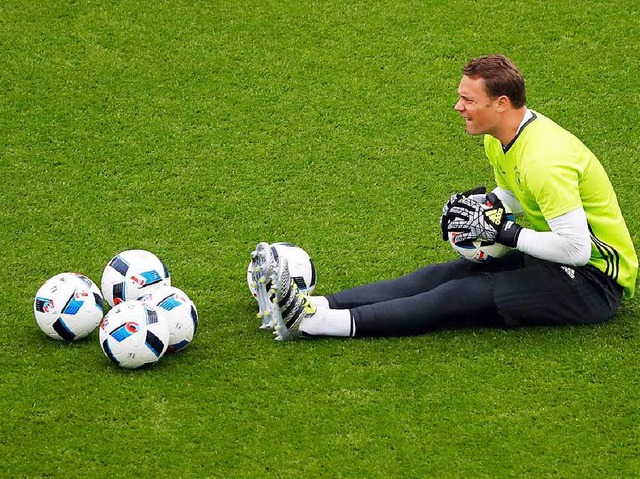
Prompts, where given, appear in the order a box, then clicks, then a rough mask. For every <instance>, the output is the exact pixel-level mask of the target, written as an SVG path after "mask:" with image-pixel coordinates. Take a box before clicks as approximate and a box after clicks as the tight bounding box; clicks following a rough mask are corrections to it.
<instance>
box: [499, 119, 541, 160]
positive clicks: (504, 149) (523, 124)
mask: <svg viewBox="0 0 640 479" xmlns="http://www.w3.org/2000/svg"><path fill="white" fill-rule="evenodd" d="M536 118H538V116H537V115H536V113H535V112H534V111H532V110H529V109H528V108H525V112H524V117H523V118H522V121H521V122H520V126H518V130H517V131H516V136H514V137H513V139H512V140H511V141H510V142H509V144H508V145H502V152H503V153H505V154H506V153H507V151H509V149H510V148H511V146H513V144H514V143H515V142H516V140H517V139H518V137H519V136H520V133H522V130H524V129H525V127H526V126H527V125H529V124H530V123H531V122H532V121H533V120H535V119H536Z"/></svg>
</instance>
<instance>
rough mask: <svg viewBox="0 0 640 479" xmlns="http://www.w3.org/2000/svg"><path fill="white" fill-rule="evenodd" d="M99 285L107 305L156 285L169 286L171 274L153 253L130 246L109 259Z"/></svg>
mask: <svg viewBox="0 0 640 479" xmlns="http://www.w3.org/2000/svg"><path fill="white" fill-rule="evenodd" d="M100 286H101V289H102V294H103V295H104V299H105V300H106V301H107V303H109V305H110V306H115V305H116V304H119V303H122V302H123V301H127V300H129V299H136V298H138V297H139V296H140V295H142V294H145V293H146V292H148V291H150V290H152V289H154V288H156V287H158V286H171V276H170V275H169V271H168V270H167V267H166V266H165V265H164V263H163V262H162V261H160V259H158V257H157V256H156V255H154V254H153V253H150V252H149V251H145V250H141V249H133V250H128V251H123V252H122V253H119V254H117V255H115V256H114V257H113V258H112V259H111V261H109V264H107V266H106V267H105V268H104V271H103V273H102V282H101V285H100Z"/></svg>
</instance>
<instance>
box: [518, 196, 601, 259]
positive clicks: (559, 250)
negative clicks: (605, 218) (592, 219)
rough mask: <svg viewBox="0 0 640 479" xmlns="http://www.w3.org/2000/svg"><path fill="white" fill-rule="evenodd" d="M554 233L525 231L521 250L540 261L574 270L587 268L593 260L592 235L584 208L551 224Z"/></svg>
mask: <svg viewBox="0 0 640 479" xmlns="http://www.w3.org/2000/svg"><path fill="white" fill-rule="evenodd" d="M548 224H549V227H550V228H551V231H545V232H540V231H534V230H532V229H528V228H523V229H522V230H521V231H520V236H519V237H518V244H517V248H518V249H519V250H520V251H522V252H523V253H527V254H530V255H531V256H535V257H536V258H540V259H544V260H547V261H552V262H554V263H561V264H566V265H570V266H583V265H585V264H587V262H588V261H589V258H590V257H591V234H590V233H589V225H588V224H587V216H586V214H585V212H584V209H583V208H577V209H575V210H573V211H569V212H568V213H565V214H563V215H560V216H558V217H556V218H553V219H551V220H549V221H548Z"/></svg>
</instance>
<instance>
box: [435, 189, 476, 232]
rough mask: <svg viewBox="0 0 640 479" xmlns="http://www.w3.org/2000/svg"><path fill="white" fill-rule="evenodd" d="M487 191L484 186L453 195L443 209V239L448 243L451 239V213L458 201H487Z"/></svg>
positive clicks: (441, 217) (441, 225)
mask: <svg viewBox="0 0 640 479" xmlns="http://www.w3.org/2000/svg"><path fill="white" fill-rule="evenodd" d="M486 193H487V189H486V188H485V187H484V186H476V187H475V188H473V189H471V190H467V191H465V192H464V193H456V194H455V195H451V198H449V201H447V202H446V203H445V204H444V206H443V207H442V216H440V229H441V230H442V239H443V240H444V241H447V240H448V239H449V234H448V233H449V219H450V216H449V211H450V210H451V207H452V206H453V205H454V203H455V202H456V201H458V200H459V199H460V198H473V199H474V200H475V201H479V202H484V201H486V198H487V196H486Z"/></svg>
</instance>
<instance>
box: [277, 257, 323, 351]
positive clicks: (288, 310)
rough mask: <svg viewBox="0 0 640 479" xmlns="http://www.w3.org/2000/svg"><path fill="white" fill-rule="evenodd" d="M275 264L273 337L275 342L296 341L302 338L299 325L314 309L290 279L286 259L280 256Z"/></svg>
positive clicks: (312, 313)
mask: <svg viewBox="0 0 640 479" xmlns="http://www.w3.org/2000/svg"><path fill="white" fill-rule="evenodd" d="M277 263H278V268H277V274H276V275H275V277H274V281H273V288H274V289H275V301H276V308H275V309H274V314H273V329H274V331H273V335H274V338H275V340H276V341H288V340H291V339H298V338H300V337H301V336H302V333H301V332H300V323H301V322H302V320H303V319H305V318H308V317H310V316H313V315H314V314H315V313H316V307H315V306H314V305H313V304H312V303H311V301H309V298H308V297H307V296H305V295H304V294H302V293H301V292H300V289H299V288H298V285H297V284H296V283H295V281H293V280H292V279H291V276H290V274H289V265H288V263H287V259H286V258H284V257H282V256H281V257H280V258H279V259H278V262H277Z"/></svg>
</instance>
